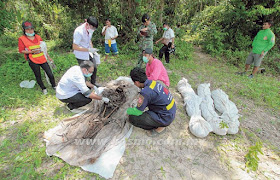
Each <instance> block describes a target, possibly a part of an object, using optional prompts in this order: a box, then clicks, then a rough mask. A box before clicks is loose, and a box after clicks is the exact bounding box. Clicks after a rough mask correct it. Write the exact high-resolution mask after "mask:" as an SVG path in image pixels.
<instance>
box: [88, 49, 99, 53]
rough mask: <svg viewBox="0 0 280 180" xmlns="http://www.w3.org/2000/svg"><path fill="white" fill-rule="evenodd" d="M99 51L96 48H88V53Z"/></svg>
mask: <svg viewBox="0 0 280 180" xmlns="http://www.w3.org/2000/svg"><path fill="white" fill-rule="evenodd" d="M97 51H99V49H96V48H88V52H91V53H95V52H97Z"/></svg>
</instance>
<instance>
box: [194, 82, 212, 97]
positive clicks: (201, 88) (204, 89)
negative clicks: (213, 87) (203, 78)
mask: <svg viewBox="0 0 280 180" xmlns="http://www.w3.org/2000/svg"><path fill="white" fill-rule="evenodd" d="M197 94H198V96H200V97H204V96H211V91H210V83H205V84H200V85H198V87H197Z"/></svg>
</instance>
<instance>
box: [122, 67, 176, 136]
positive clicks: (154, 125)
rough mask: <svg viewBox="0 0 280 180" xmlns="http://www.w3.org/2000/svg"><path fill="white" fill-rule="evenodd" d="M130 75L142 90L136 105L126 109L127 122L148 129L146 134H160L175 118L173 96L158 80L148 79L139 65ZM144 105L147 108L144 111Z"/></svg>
mask: <svg viewBox="0 0 280 180" xmlns="http://www.w3.org/2000/svg"><path fill="white" fill-rule="evenodd" d="M130 77H131V79H132V80H133V82H134V84H135V85H136V86H137V87H139V88H141V89H142V90H141V92H140V96H139V99H138V103H137V107H135V108H128V109H127V114H128V115H129V122H130V123H131V124H133V125H134V126H136V127H139V128H142V129H145V130H148V132H147V135H148V136H157V135H159V134H162V133H163V132H165V130H166V127H167V126H169V125H170V124H171V123H172V121H173V120H174V119H175V114H176V104H175V101H174V98H173V97H172V95H171V93H170V92H169V90H168V89H167V88H165V87H163V86H162V84H161V83H160V82H157V81H153V80H148V79H147V76H146V73H145V70H144V69H141V68H139V67H136V68H134V69H132V70H131V72H130ZM146 107H148V109H149V110H147V111H144V110H145V108H146Z"/></svg>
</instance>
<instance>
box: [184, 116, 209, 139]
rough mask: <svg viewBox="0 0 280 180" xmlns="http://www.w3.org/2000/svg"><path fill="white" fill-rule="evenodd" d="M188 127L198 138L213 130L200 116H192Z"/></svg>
mask: <svg viewBox="0 0 280 180" xmlns="http://www.w3.org/2000/svg"><path fill="white" fill-rule="evenodd" d="M189 128H190V131H191V133H192V134H193V135H195V136H196V137H199V138H205V137H206V136H208V134H209V133H210V132H211V131H212V130H213V129H212V127H211V125H210V124H209V123H208V122H207V121H205V120H204V119H203V117H201V116H192V117H191V120H190V123H189Z"/></svg>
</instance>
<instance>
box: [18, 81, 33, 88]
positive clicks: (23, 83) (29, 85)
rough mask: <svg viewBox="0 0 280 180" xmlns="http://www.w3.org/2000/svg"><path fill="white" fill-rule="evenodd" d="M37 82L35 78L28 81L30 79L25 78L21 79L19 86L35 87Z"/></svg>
mask: <svg viewBox="0 0 280 180" xmlns="http://www.w3.org/2000/svg"><path fill="white" fill-rule="evenodd" d="M35 84H36V81H34V80H31V81H28V80H24V81H21V82H20V84H19V86H20V87H21V88H33V87H34V86H35Z"/></svg>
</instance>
